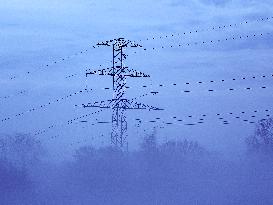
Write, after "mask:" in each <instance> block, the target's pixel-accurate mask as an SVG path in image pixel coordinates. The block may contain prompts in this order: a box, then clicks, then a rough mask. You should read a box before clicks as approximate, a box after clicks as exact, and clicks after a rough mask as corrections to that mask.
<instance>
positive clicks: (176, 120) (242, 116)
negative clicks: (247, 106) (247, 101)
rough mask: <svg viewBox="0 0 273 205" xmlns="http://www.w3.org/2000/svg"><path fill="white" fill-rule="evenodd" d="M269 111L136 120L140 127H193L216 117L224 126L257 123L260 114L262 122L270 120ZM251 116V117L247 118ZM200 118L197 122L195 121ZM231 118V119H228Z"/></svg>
mask: <svg viewBox="0 0 273 205" xmlns="http://www.w3.org/2000/svg"><path fill="white" fill-rule="evenodd" d="M269 112H270V110H269V109H265V110H253V111H250V112H246V111H240V112H238V111H237V112H225V113H213V114H212V113H206V114H204V113H200V114H195V115H184V116H181V115H175V116H172V117H169V119H168V118H166V117H163V118H162V117H156V118H152V119H151V120H143V119H141V118H136V119H135V120H136V121H137V122H138V124H137V126H138V127H139V126H140V125H141V124H142V123H159V122H162V123H163V124H165V125H173V124H174V125H176V124H179V125H186V126H191V125H192V126H193V125H198V124H204V123H205V121H206V119H207V117H214V118H216V119H217V120H221V121H222V123H223V124H224V125H227V124H231V121H232V120H241V121H242V122H247V123H250V124H254V123H255V119H257V118H258V116H257V115H258V114H259V113H265V115H264V117H265V118H262V119H260V120H264V119H266V118H269V117H271V116H272V114H270V113H269ZM247 115H249V116H247ZM196 118H198V119H197V120H196V121H195V119H196ZM227 118H229V119H227ZM189 121H195V122H194V123H189Z"/></svg>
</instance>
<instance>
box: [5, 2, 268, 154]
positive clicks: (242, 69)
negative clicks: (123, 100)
mask: <svg viewBox="0 0 273 205" xmlns="http://www.w3.org/2000/svg"><path fill="white" fill-rule="evenodd" d="M272 7H273V3H272V2H271V1H262V2H261V1H239V0H234V1H228V0H221V1H216V0H202V1H201V0H192V1H190V0H187V1H178V0H175V1H167V0H160V1H155V0H147V1H144V0H139V1H125V0H122V1H115V2H114V3H113V1H110V0H103V1H87V0H78V1H76V0H68V1H64V0H58V1H46V0H39V1H37V0H36V1H34V0H9V1H7V0H4V1H2V3H1V5H0V29H1V32H0V43H1V47H0V48H1V49H0V68H1V75H0V85H1V89H0V94H1V95H0V96H2V97H3V96H10V98H8V99H3V98H1V102H0V103H1V108H2V109H1V111H0V113H1V116H3V117H2V118H6V117H9V116H13V115H15V114H17V113H20V112H24V111H27V110H29V109H30V108H32V107H33V106H34V107H38V106H40V105H41V104H45V103H48V102H51V101H54V100H55V99H58V98H60V97H62V96H66V95H67V94H71V93H74V92H76V91H79V90H82V89H84V88H86V86H87V87H88V89H93V90H92V91H90V92H88V93H85V94H82V95H77V96H75V97H71V98H69V99H67V100H63V101H62V102H61V103H54V104H52V105H48V106H47V107H46V108H42V109H40V110H38V111H35V112H32V113H26V114H25V115H23V116H22V117H14V118H13V119H11V120H8V121H6V122H3V123H1V125H0V126H1V132H2V133H7V134H13V133H16V132H25V133H29V132H30V133H34V132H35V131H37V130H43V129H45V128H47V127H48V126H51V125H61V126H57V127H56V128H54V129H50V130H49V131H47V132H46V133H44V134H41V135H39V136H37V137H39V138H40V139H41V140H43V141H44V142H46V143H48V145H49V146H50V147H52V148H53V149H57V150H58V151H59V152H60V153H57V152H56V153H57V154H59V155H61V156H63V155H65V153H67V151H71V150H73V149H74V148H76V147H77V146H80V145H82V144H85V143H89V144H96V145H102V144H104V145H106V144H108V143H109V141H110V140H109V132H110V131H111V124H106V125H100V124H97V123H96V122H97V121H110V119H111V112H110V111H104V112H102V113H100V114H98V115H94V116H93V117H89V118H88V119H87V120H88V123H85V124H83V123H74V124H72V125H68V126H67V125H66V124H65V122H66V121H67V120H70V119H73V118H75V116H81V115H83V114H85V113H91V112H92V111H93V110H86V109H82V108H76V107H75V104H77V105H80V104H82V103H87V102H92V101H97V100H105V99H110V98H111V97H112V93H111V90H110V91H109V90H105V89H104V88H105V87H110V86H111V80H110V79H107V77H105V78H99V77H95V76H94V77H93V76H92V77H89V78H88V79H86V78H85V74H84V73H85V72H84V71H85V69H86V67H88V68H94V69H97V68H99V67H104V66H106V67H107V66H109V65H110V62H109V61H110V60H111V50H109V49H107V48H96V49H92V45H94V44H96V43H97V42H99V41H102V40H109V39H112V38H117V37H125V38H128V39H130V40H135V41H137V42H139V43H141V44H142V45H143V46H144V47H145V48H147V51H143V49H134V50H133V49H132V50H129V49H128V51H127V52H128V54H129V57H128V60H127V62H126V65H128V66H129V67H131V68H133V69H137V70H141V71H144V72H146V73H149V74H150V75H151V78H150V79H128V85H129V86H130V87H131V88H130V89H128V92H127V96H128V98H131V97H136V96H140V95H142V94H145V93H150V92H151V91H159V94H158V95H157V96H151V95H149V96H146V97H143V98H140V99H138V101H140V102H145V103H148V104H151V105H154V106H158V107H162V108H164V109H165V110H164V111H163V112H156V113H155V112H143V111H141V112H135V111H132V112H130V113H128V115H127V117H128V123H129V124H130V125H129V130H128V134H129V142H130V145H131V147H136V145H137V144H138V139H139V138H141V137H143V135H145V132H143V129H145V130H147V131H146V133H149V132H151V131H152V127H153V125H154V124H153V125H152V126H151V125H150V124H149V122H148V121H150V120H153V119H154V118H157V117H158V118H159V117H160V118H161V120H158V122H157V123H156V125H158V126H159V127H160V126H161V127H163V126H164V129H158V130H157V133H158V136H159V138H160V139H159V140H161V141H164V140H166V138H169V139H180V138H184V137H187V138H190V139H195V140H198V141H200V143H202V144H204V145H205V146H208V147H210V148H213V149H215V150H218V151H224V152H227V153H229V152H233V150H236V151H237V152H236V153H240V151H242V150H243V142H244V138H245V137H247V136H248V135H250V134H252V132H253V129H254V125H252V124H249V123H246V122H243V119H251V116H253V115H254V114H255V116H256V117H255V119H253V120H252V121H257V120H258V119H261V118H264V117H265V116H266V114H268V113H267V112H265V110H266V109H269V110H270V108H271V107H270V106H271V103H270V102H272V96H271V95H270V93H271V89H272V79H271V78H269V77H266V78H262V77H261V76H262V75H266V76H269V75H270V74H272V66H273V65H272V64H273V63H272V60H271V59H272V34H273V33H272V30H273V23H272V22H273V19H272V18H271V17H272V16H273V15H272V12H271V11H272V10H273V8H272ZM267 17H268V18H271V20H270V19H269V20H266V18H267ZM261 18H265V20H264V21H261ZM257 20H258V21H257ZM246 21H247V22H248V23H245V22H246ZM240 23H242V24H240ZM230 24H232V27H231V28H224V27H223V26H224V25H226V26H228V25H230ZM235 24H236V25H235ZM214 26H217V27H218V26H221V28H220V29H219V28H215V29H212V28H213V27H214ZM196 30H198V32H197V33H189V32H190V31H192V32H194V31H196ZM184 32H186V35H183V33H184ZM261 33H262V34H263V36H259V37H253V35H254V34H256V35H259V34H261ZM172 34H173V35H174V36H173V37H172V36H171V35H172ZM178 34H180V35H178ZM166 35H167V36H168V38H165V37H164V38H159V37H160V36H166ZM247 35H249V36H252V37H249V38H246V36H247ZM240 36H241V37H242V36H243V37H244V38H243V39H241V40H239V39H238V38H239V37H240ZM152 37H155V40H149V41H146V40H145V39H146V38H149V39H151V38H152ZM233 37H234V38H236V39H238V40H230V39H232V38H233ZM226 38H228V39H229V40H228V41H226V42H222V41H221V43H211V44H210V43H206V44H205V45H203V44H202V42H203V41H205V42H210V41H213V42H216V41H217V40H218V39H221V40H223V41H225V39H226ZM140 40H141V41H140ZM195 42H197V43H198V45H193V46H189V47H187V46H186V47H185V46H183V47H181V48H179V47H178V46H176V48H167V47H169V46H170V45H174V46H175V45H179V44H183V45H186V44H188V43H189V44H191V45H192V44H194V43H195ZM162 46H164V47H165V49H160V48H161V47H162ZM153 47H154V48H156V49H155V50H152V48H153ZM86 49H87V51H86ZM81 51H84V52H83V53H80V52H81ZM135 51H136V53H134V52H135ZM75 54H77V55H75ZM63 58H64V59H65V60H62V59H63ZM54 62H56V63H54ZM46 65H49V66H46ZM100 65H101V66H100ZM27 72H30V74H28V73H27ZM71 75H75V76H74V77H70V78H66V77H67V76H71ZM12 76H15V77H16V78H15V79H13V80H10V77H12ZM253 76H257V78H256V79H252V77H253ZM258 76H260V77H258ZM242 77H246V78H247V79H246V80H242V79H241V78H242ZM233 78H236V81H232V79H233ZM222 79H225V80H226V81H225V82H221V80H222ZM211 80H215V81H217V82H215V83H214V84H211V83H208V82H209V81H211ZM199 81H202V82H203V83H202V84H198V82H199ZM186 82H190V85H186V84H185V83H186ZM173 83H176V84H177V86H171V85H172V84H173ZM144 84H145V85H149V86H148V87H147V88H145V89H144V88H141V89H139V88H140V87H141V86H142V85H144ZM159 84H164V87H163V88H159V87H158V85H159ZM262 86H266V87H267V89H261V87H262ZM247 87H251V88H252V90H250V91H248V90H246V89H245V88H247ZM230 88H232V89H235V91H229V89H230ZM209 89H213V90H215V92H212V93H211V92H208V90H209ZM22 90H24V94H18V92H21V91H22ZM184 90H191V91H192V92H191V93H184ZM255 110H257V111H258V112H257V113H254V114H253V111H255ZM241 111H245V112H246V113H247V114H246V116H244V115H242V113H240V112H241ZM230 112H232V113H235V114H236V113H237V115H236V116H240V120H238V119H235V115H234V116H233V115H232V116H230V115H229V114H228V113H230ZM217 113H221V114H224V119H223V120H227V121H229V122H230V125H223V123H222V121H223V120H219V119H218V118H219V117H216V114H217ZM203 114H206V115H207V116H206V118H205V123H204V124H203V125H196V126H185V125H184V124H187V123H196V122H197V121H200V119H202V118H204V117H203V116H202V115H203ZM189 115H192V116H196V117H193V118H190V119H189V118H188V116H189ZM173 117H176V118H173ZM135 118H141V119H142V127H141V128H136V127H135V124H136V123H135ZM178 118H180V119H183V123H180V124H179V123H178V122H177V121H176V120H175V119H178ZM166 122H173V123H174V125H166V124H165V123H166ZM92 124H95V125H92ZM52 136H53V137H54V136H58V137H56V138H54V139H51V137H52ZM60 145H62V149H60V148H59V147H60ZM230 150H232V151H230Z"/></svg>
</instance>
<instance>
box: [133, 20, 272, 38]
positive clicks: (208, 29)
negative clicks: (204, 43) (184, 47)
mask: <svg viewBox="0 0 273 205" xmlns="http://www.w3.org/2000/svg"><path fill="white" fill-rule="evenodd" d="M271 20H273V17H264V18H258V19H256V20H255V21H250V20H245V21H241V22H238V23H232V24H225V25H218V26H211V27H209V28H205V29H192V30H191V31H187V32H179V33H172V34H169V35H161V36H157V37H155V36H156V35H153V37H149V38H145V39H144V40H138V41H150V40H156V39H164V38H171V37H181V36H186V35H191V34H196V33H200V32H204V31H213V32H214V31H219V30H224V29H229V28H234V27H238V26H241V25H250V24H251V23H254V22H261V23H263V22H266V21H267V22H268V21H271Z"/></svg>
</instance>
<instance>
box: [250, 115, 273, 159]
mask: <svg viewBox="0 0 273 205" xmlns="http://www.w3.org/2000/svg"><path fill="white" fill-rule="evenodd" d="M246 143H247V146H248V149H249V151H252V152H258V153H264V154H269V153H270V154H272V153H273V118H269V119H263V120H260V121H259V122H258V123H257V125H256V129H255V133H254V135H252V136H250V137H248V138H247V139H246Z"/></svg>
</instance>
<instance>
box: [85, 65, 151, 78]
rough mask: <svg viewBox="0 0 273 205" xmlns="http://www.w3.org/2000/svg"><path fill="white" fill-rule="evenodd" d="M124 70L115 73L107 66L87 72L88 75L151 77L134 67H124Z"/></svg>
mask: <svg viewBox="0 0 273 205" xmlns="http://www.w3.org/2000/svg"><path fill="white" fill-rule="evenodd" d="M123 70H124V72H119V73H117V72H116V73H113V69H112V68H105V69H98V70H93V71H89V72H86V74H85V75H86V77H87V76H88V75H106V76H119V75H123V76H126V77H132V78H140V77H142V78H149V77H151V76H150V75H149V74H146V73H144V72H141V71H137V70H134V69H129V68H128V67H123Z"/></svg>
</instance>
